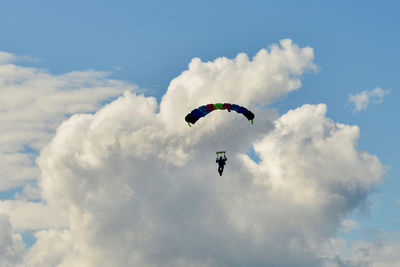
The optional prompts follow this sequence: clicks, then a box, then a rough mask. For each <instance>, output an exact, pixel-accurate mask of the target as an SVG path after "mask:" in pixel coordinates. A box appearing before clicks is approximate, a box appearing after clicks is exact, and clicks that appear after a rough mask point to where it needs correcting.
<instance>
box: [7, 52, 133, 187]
mask: <svg viewBox="0 0 400 267" xmlns="http://www.w3.org/2000/svg"><path fill="white" fill-rule="evenodd" d="M18 59H20V57H18V56H15V55H13V54H10V53H5V52H1V53H0V94H1V97H0V113H1V116H0V162H1V163H0V173H1V179H0V190H2V191H3V190H7V189H10V188H12V187H16V186H20V185H23V184H24V183H25V181H26V180H32V179H37V178H38V169H37V167H36V165H35V158H36V157H37V154H36V153H35V151H40V150H41V149H42V148H43V146H44V145H45V144H47V143H48V142H49V141H50V140H51V138H52V136H53V135H54V132H55V130H56V128H57V127H58V126H59V125H60V123H61V122H62V121H63V120H65V119H67V117H68V116H69V115H70V114H74V113H77V112H78V113H79V112H94V111H96V110H97V109H98V108H99V107H100V106H101V103H102V102H103V101H106V100H108V99H110V98H112V97H116V96H118V95H120V94H122V92H123V91H125V90H134V88H135V87H134V86H133V85H131V84H127V83H124V82H120V81H115V80H111V79H108V78H107V75H108V74H107V73H104V72H97V71H93V70H88V71H74V72H70V73H66V74H62V75H52V74H50V73H48V72H46V71H44V70H41V69H37V68H28V67H22V66H17V65H14V64H6V63H12V62H15V61H17V60H18ZM2 64H3V65H2Z"/></svg>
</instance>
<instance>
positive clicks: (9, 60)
mask: <svg viewBox="0 0 400 267" xmlns="http://www.w3.org/2000/svg"><path fill="white" fill-rule="evenodd" d="M16 62H25V63H40V62H41V59H40V58H38V57H32V56H17V55H14V54H11V53H8V52H3V51H0V65H4V64H14V63H16Z"/></svg>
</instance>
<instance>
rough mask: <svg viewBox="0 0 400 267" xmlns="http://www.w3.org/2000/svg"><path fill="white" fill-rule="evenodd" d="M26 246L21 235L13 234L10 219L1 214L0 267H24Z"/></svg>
mask: <svg viewBox="0 0 400 267" xmlns="http://www.w3.org/2000/svg"><path fill="white" fill-rule="evenodd" d="M24 253H25V245H24V242H23V241H22V238H21V236H20V235H19V234H14V233H12V227H11V223H10V220H9V217H8V216H7V215H5V214H0V266H1V267H15V266H22V265H21V262H22V259H23V257H24Z"/></svg>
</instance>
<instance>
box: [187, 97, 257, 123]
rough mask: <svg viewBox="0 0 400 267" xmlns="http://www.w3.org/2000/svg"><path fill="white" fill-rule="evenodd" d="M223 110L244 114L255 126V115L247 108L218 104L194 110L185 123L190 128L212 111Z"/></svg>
mask: <svg viewBox="0 0 400 267" xmlns="http://www.w3.org/2000/svg"><path fill="white" fill-rule="evenodd" d="M217 109H221V110H224V109H225V110H228V111H229V112H231V110H234V111H236V112H237V113H241V114H243V115H244V116H245V117H246V118H247V119H248V120H249V121H251V124H253V121H254V114H253V112H251V111H250V110H248V109H247V108H245V107H242V106H239V105H236V104H230V103H224V104H222V103H216V104H208V105H203V106H200V107H198V108H196V109H193V110H192V111H191V112H190V113H189V114H187V115H186V117H185V121H186V122H187V123H188V124H189V126H190V127H192V126H191V125H190V124H191V123H192V124H195V123H196V121H198V120H199V119H200V118H202V117H204V116H206V115H207V114H208V113H210V112H211V111H214V110H217Z"/></svg>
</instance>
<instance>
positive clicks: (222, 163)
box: [215, 151, 227, 176]
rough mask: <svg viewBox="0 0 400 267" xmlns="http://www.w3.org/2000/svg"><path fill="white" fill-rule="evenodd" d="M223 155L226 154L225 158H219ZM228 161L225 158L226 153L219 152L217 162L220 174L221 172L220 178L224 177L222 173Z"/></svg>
mask: <svg viewBox="0 0 400 267" xmlns="http://www.w3.org/2000/svg"><path fill="white" fill-rule="evenodd" d="M222 153H223V154H224V158H222V156H220V157H219V158H218V154H222ZM226 160H227V158H226V156H225V151H222V152H217V160H216V161H215V162H216V163H218V172H219V175H220V176H222V172H223V171H224V166H225V164H226Z"/></svg>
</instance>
